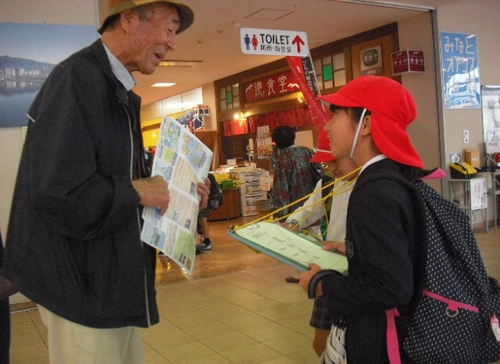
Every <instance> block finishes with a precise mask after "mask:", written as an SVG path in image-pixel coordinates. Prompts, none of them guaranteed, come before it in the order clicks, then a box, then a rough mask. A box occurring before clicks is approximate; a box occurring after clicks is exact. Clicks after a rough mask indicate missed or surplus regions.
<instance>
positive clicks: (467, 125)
mask: <svg viewBox="0 0 500 364" xmlns="http://www.w3.org/2000/svg"><path fill="white" fill-rule="evenodd" d="M499 19H500V1H498V0H459V2H458V3H455V4H453V5H452V6H451V5H443V6H440V7H438V8H437V24H438V27H439V31H444V32H455V33H465V34H474V35H476V37H477V45H478V60H479V81H480V83H481V85H500V71H499V70H500V67H499V64H500V61H499V60H500V42H499V40H498V35H499V34H500V21H499ZM443 127H444V132H445V144H444V153H445V155H444V157H445V158H446V161H447V164H448V163H450V153H451V152H458V153H460V154H461V155H462V158H463V157H464V155H463V151H464V149H465V148H474V149H476V150H479V151H480V159H481V165H484V143H483V127H482V115H481V110H480V109H473V110H456V109H452V110H450V109H445V110H444V118H443ZM465 129H467V130H469V131H470V142H469V143H468V144H465V143H464V142H463V137H462V131H463V130H465ZM488 216H489V220H492V216H493V196H491V195H490V196H489V200H488ZM475 217H476V219H478V220H479V221H481V217H480V214H475Z"/></svg>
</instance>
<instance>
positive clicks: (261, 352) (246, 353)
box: [221, 344, 281, 364]
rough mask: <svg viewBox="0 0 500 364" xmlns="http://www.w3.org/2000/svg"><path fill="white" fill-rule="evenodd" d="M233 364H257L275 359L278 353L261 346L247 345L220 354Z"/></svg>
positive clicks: (278, 355)
mask: <svg viewBox="0 0 500 364" xmlns="http://www.w3.org/2000/svg"><path fill="white" fill-rule="evenodd" d="M221 354H222V355H223V356H225V357H227V358H228V359H229V360H231V361H232V362H233V363H238V364H258V363H262V362H265V361H269V360H273V359H277V358H279V357H280V356H281V354H280V353H278V352H276V351H274V350H272V349H271V348H269V347H267V346H265V345H263V344H255V345H249V346H245V347H241V348H233V349H231V350H227V351H224V352H222V353H221Z"/></svg>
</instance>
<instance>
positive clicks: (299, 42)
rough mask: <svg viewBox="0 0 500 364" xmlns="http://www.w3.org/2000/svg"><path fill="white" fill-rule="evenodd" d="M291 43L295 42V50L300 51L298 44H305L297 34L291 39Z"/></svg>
mask: <svg viewBox="0 0 500 364" xmlns="http://www.w3.org/2000/svg"><path fill="white" fill-rule="evenodd" d="M292 44H297V52H298V53H300V46H301V45H305V43H304V41H303V40H302V38H301V37H299V36H298V35H297V36H296V37H295V38H293V40H292Z"/></svg>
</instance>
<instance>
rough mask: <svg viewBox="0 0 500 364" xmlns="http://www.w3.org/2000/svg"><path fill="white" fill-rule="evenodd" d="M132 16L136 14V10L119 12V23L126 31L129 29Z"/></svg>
mask: <svg viewBox="0 0 500 364" xmlns="http://www.w3.org/2000/svg"><path fill="white" fill-rule="evenodd" d="M134 16H136V12H134V11H133V10H125V11H124V12H122V13H120V24H121V26H122V28H123V29H124V30H125V31H126V32H127V33H128V32H129V30H130V26H131V25H132V21H133V19H134Z"/></svg>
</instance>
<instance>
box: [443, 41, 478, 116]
mask: <svg viewBox="0 0 500 364" xmlns="http://www.w3.org/2000/svg"><path fill="white" fill-rule="evenodd" d="M441 62H442V72H443V92H444V105H445V108H447V109H479V108H480V85H479V64H478V55H477V39H476V36H475V35H469V34H459V33H447V32H441Z"/></svg>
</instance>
